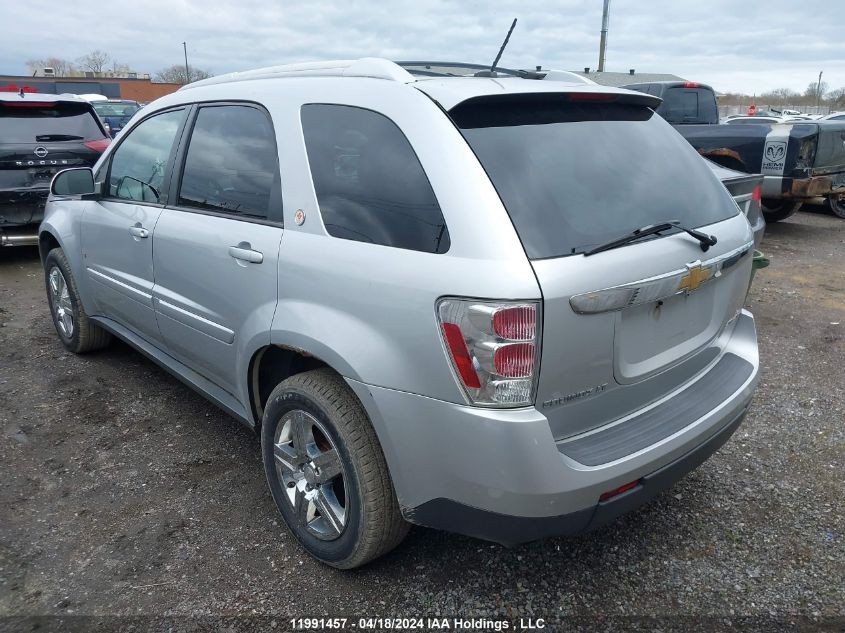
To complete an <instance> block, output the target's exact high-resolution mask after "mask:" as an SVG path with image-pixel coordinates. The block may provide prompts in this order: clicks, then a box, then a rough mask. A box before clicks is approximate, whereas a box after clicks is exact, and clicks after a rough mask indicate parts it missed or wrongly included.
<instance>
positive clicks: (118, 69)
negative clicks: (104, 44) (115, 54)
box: [111, 60, 131, 75]
mask: <svg viewBox="0 0 845 633" xmlns="http://www.w3.org/2000/svg"><path fill="white" fill-rule="evenodd" d="M111 71H112V72H113V73H114V74H115V75H128V74H129V73H130V72H131V68H129V64H124V63H122V62H118V61H117V60H112V63H111Z"/></svg>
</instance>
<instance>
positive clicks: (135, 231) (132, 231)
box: [129, 223, 150, 239]
mask: <svg viewBox="0 0 845 633" xmlns="http://www.w3.org/2000/svg"><path fill="white" fill-rule="evenodd" d="M129 235H131V236H132V237H138V238H141V239H146V238H148V237H149V236H150V232H149V231H148V230H147V229H145V228H144V227H143V226H141V225H140V223H139V224H136V225H135V226H130V227H129Z"/></svg>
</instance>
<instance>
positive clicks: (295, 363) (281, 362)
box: [247, 344, 342, 432]
mask: <svg viewBox="0 0 845 633" xmlns="http://www.w3.org/2000/svg"><path fill="white" fill-rule="evenodd" d="M320 368H328V369H331V370H333V371H335V372H337V373H338V374H340V375H342V374H341V372H339V371H337V369H336V368H335V367H332V366H331V365H330V364H329V363H327V362H325V361H324V360H322V359H321V358H319V357H317V356H316V355H314V354H312V353H311V352H309V351H307V350H305V349H302V348H300V347H295V346H292V345H284V344H271V345H265V346H263V347H261V348H259V349H257V350H256V351H255V352H254V353H253V354H252V357H251V358H250V362H249V369H248V375H247V387H248V395H249V407H250V411H251V413H252V416H253V419H254V420H255V430H256V432H259V431H260V428H261V418H262V416H263V415H264V406H265V405H266V403H267V399H268V398H269V396H270V393H271V392H272V391H273V389H274V388H275V387H276V385H278V384H279V383H280V382H282V381H283V380H285V379H287V378H290V377H291V376H295V375H296V374H301V373H302V372H306V371H311V370H313V369H320Z"/></svg>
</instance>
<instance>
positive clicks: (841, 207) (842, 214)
mask: <svg viewBox="0 0 845 633" xmlns="http://www.w3.org/2000/svg"><path fill="white" fill-rule="evenodd" d="M827 204H828V206H829V207H830V210H831V211H833V215H835V216H836V217H837V218H842V219H843V220H845V195H842V196H828V198H827Z"/></svg>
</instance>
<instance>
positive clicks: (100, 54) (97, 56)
mask: <svg viewBox="0 0 845 633" xmlns="http://www.w3.org/2000/svg"><path fill="white" fill-rule="evenodd" d="M109 61H111V55H109V54H108V53H107V52H105V51H101V50H99V49H98V50H95V51H91V52H90V53H86V54H85V55H83V56H82V57H80V58H79V59H77V60H76V63H77V64H79V65H80V66H81V67H82V68H83V69H85V70H90V71H91V72H93V73H101V72H103V71H104V70H105V69H106V66H108V63H109Z"/></svg>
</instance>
